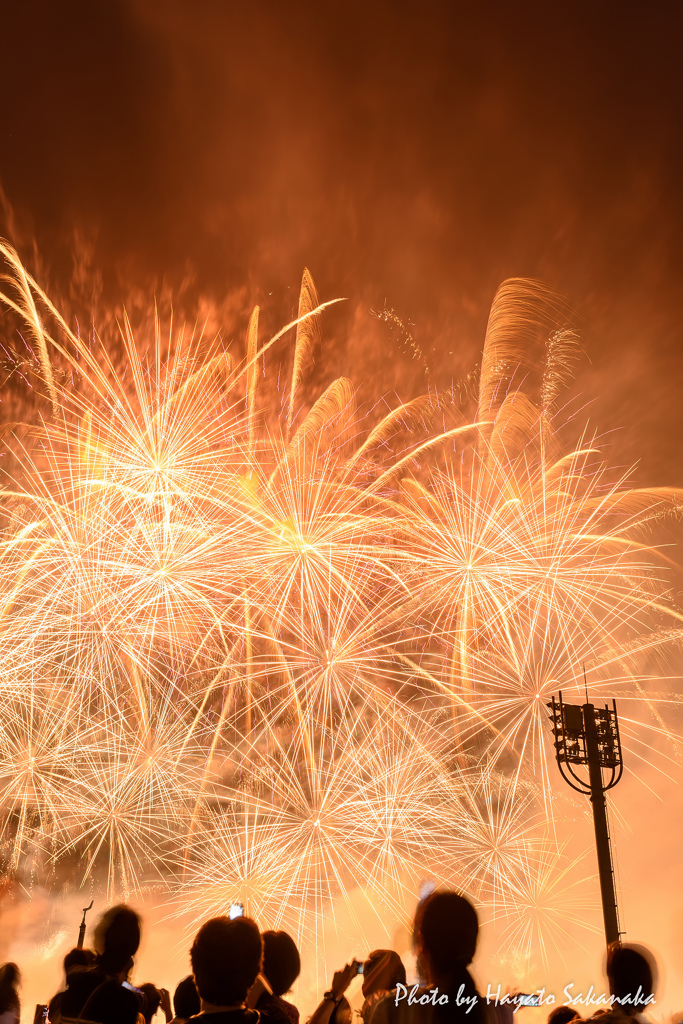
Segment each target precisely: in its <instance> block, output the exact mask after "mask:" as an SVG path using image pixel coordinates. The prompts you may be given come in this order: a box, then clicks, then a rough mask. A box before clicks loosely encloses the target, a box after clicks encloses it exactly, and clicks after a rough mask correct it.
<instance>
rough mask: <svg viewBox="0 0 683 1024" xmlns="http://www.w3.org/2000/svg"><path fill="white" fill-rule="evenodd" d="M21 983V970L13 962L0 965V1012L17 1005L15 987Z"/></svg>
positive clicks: (17, 999) (17, 997)
mask: <svg viewBox="0 0 683 1024" xmlns="http://www.w3.org/2000/svg"><path fill="white" fill-rule="evenodd" d="M20 984H21V972H20V971H19V968H18V967H17V965H16V964H14V963H7V964H3V965H2V967H0V1013H4V1012H5V1010H9V1009H10V1008H11V1007H16V1006H18V1005H19V996H18V995H17V988H18V987H19V985H20Z"/></svg>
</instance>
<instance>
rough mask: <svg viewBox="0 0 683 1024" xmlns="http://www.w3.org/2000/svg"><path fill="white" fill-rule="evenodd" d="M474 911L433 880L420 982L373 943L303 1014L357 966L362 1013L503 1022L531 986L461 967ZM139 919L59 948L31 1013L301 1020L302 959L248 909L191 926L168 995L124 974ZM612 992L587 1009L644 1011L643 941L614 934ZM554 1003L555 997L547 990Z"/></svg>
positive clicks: (430, 1022)
mask: <svg viewBox="0 0 683 1024" xmlns="http://www.w3.org/2000/svg"><path fill="white" fill-rule="evenodd" d="M478 933H479V922H478V918H477V913H476V910H475V909H474V907H473V906H472V904H471V903H470V902H469V901H468V900H467V899H465V897H463V896H461V895H459V894H458V893H455V892H450V891H436V892H432V893H430V894H429V895H428V896H426V897H425V898H424V899H422V900H421V901H420V903H419V905H418V908H417V912H416V915H415V921H414V928H413V944H414V949H415V955H416V967H417V973H418V975H419V978H420V981H419V983H416V984H414V985H408V983H407V981H406V971H405V968H404V965H403V963H402V961H401V958H400V957H399V955H398V954H397V953H396V952H394V951H393V950H389V949H376V950H373V951H372V952H371V953H370V954H369V955H368V956H367V958H366V959H365V961H363V962H360V961H357V960H351V961H350V962H349V963H348V964H346V965H345V966H344V967H342V968H341V969H340V970H338V971H335V972H334V975H333V977H332V981H331V984H330V987H329V989H328V990H327V991H326V992H325V993H324V994H323V996H322V998H321V1000H320V1003H319V1004H318V1006H317V1007H316V1008H315V1010H314V1011H313V1013H312V1015H311V1016H310V1018H309V1021H308V1024H351V1022H352V1018H353V1016H354V1013H353V1012H352V1009H351V1006H350V1003H349V1001H348V999H347V998H346V991H347V989H348V987H349V985H350V984H351V982H352V981H353V979H354V978H355V977H356V976H357V975H359V974H362V976H363V981H362V994H363V1005H362V1007H361V1009H360V1011H356V1015H359V1016H360V1018H361V1019H362V1020H361V1022H360V1024H511V1022H512V1021H513V1019H514V1015H515V1013H516V1012H517V1011H518V1010H519V1009H520V1008H521V1007H523V1006H529V1005H534V1003H533V999H532V998H531V997H530V995H529V994H524V993H505V994H504V996H503V997H502V998H500V997H499V996H496V998H493V999H492V998H491V997H490V995H489V993H486V994H484V995H482V993H480V992H478V991H477V987H476V985H475V982H474V979H473V977H472V975H471V973H470V971H469V966H470V964H471V963H472V961H473V959H474V956H475V951H476V947H477V938H478ZM140 934H141V920H140V917H139V915H138V914H137V913H136V912H135V911H134V910H132V909H131V908H130V907H128V906H126V905H124V904H121V905H119V906H115V907H112V908H110V909H109V910H107V911H106V912H105V913H104V914H103V915H102V917H101V918H100V920H99V922H98V924H97V926H96V928H95V931H94V935H93V947H94V948H93V949H80V948H77V949H72V950H71V951H70V952H69V953H67V955H66V957H65V958H64V984H63V986H62V989H61V990H60V991H59V992H58V993H56V994H55V995H54V997H53V998H52V999H51V1001H50V1002H49V1004H46V1005H40V1006H37V1007H36V1010H35V1017H34V1024H48V1022H49V1024H151V1022H152V1019H153V1018H154V1017H157V1020H161V1019H162V1018H165V1021H166V1022H167V1024H299V1010H298V1009H297V1007H296V1006H295V1005H294V1003H293V1002H291V1001H290V1000H288V999H285V998H284V997H285V996H286V995H287V994H288V993H289V992H290V990H291V988H292V986H293V985H294V982H295V981H296V979H297V977H298V976H299V973H300V970H301V960H300V956H299V951H298V949H297V947H296V943H295V942H294V940H293V939H292V938H291V936H289V935H288V934H287V933H286V932H283V931H266V932H263V934H262V933H261V932H260V931H259V928H258V925H257V924H256V922H255V921H253V920H251V918H249V917H245V916H238V917H235V918H234V919H232V918H230V917H216V918H212V919H211V920H210V921H206V922H205V923H204V924H203V925H202V926H201V928H200V929H199V931H198V932H197V934H196V936H195V938H194V942H193V943H192V947H191V949H190V964H191V968H192V973H191V974H190V975H188V976H187V977H185V978H183V979H182V981H180V982H179V984H178V985H177V987H176V989H175V991H174V993H173V998H172V999H171V995H170V993H169V992H168V991H167V990H166V989H165V988H159V987H157V986H156V985H155V984H153V983H152V982H145V983H143V984H140V985H133V984H131V982H130V981H129V977H130V975H131V972H132V969H133V966H134V957H135V954H136V953H137V950H138V947H139V945H140ZM606 970H607V980H608V983H609V993H610V995H609V998H608V999H607V1001H606V1002H605V1004H604V1005H601V1006H599V1007H591V1008H590V1009H592V1011H593V1012H592V1016H589V1017H588V1018H587V1019H588V1020H590V1021H597V1022H599V1024H622V1022H623V1024H633V1022H634V1021H635V1022H641V1024H642V1022H644V1021H647V1016H645V1015H644V1011H646V1010H647V1009H648V1007H649V1006H650V1005H651V1004H652V1003H653V1001H654V997H655V990H656V986H657V968H656V964H655V961H654V959H653V957H652V956H651V954H650V953H649V951H648V950H647V949H645V948H644V947H641V946H634V945H623V944H614V945H613V946H611V947H610V948H609V950H608V955H607V961H606ZM20 984H21V974H20V971H19V968H18V966H17V965H16V964H14V963H6V964H4V965H3V966H2V967H0V1024H19V1020H20V1016H21V1004H20V999H19V989H20ZM553 1002H554V999H553ZM542 1005H544V1007H547V1008H548V1013H547V1020H548V1024H569V1022H570V1021H572V1020H577V1021H579V1020H582V1017H581V1014H580V1013H579V1012H578V1010H577V1009H576V1008H575V1006H573V1005H571V1004H570V1005H564V1004H562V1005H551V1003H550V999H548V998H545V1000H544V1002H543V1004H542Z"/></svg>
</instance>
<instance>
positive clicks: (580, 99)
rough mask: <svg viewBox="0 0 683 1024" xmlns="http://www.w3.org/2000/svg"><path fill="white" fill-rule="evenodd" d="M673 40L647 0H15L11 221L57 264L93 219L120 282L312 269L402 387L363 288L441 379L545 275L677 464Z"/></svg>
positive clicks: (662, 475)
mask: <svg viewBox="0 0 683 1024" xmlns="http://www.w3.org/2000/svg"><path fill="white" fill-rule="evenodd" d="M682 45H683V5H681V4H680V3H678V2H671V3H657V2H654V0H643V2H633V0H621V2H618V3H617V2H613V0H597V2H596V0H590V2H583V0H571V2H565V0H554V2H547V0H546V2H543V3H540V2H538V3H536V2H528V0H519V2H514V3H513V2H478V3H475V2H471V3H458V2H455V0H452V2H450V3H449V2H445V0H441V2H430V0H421V2H419V3H418V2H414V3H408V2H401V0H391V2H385V0H378V2H372V0H365V2H356V0H345V2H344V3H331V2H329V3H328V2H324V0H316V2H314V3H313V2H311V3H308V2H284V0H270V2H265V0H249V2H248V3H237V2H230V0H154V2H149V0H130V2H129V3H123V2H121V3H115V2H109V0H97V2H95V3H93V2H92V0H60V2H59V3H54V0H45V2H36V0H21V3H16V2H8V0H5V2H4V3H2V33H1V35H0V82H1V86H0V88H1V95H2V134H1V136H0V182H1V183H2V186H3V189H4V192H5V194H6V196H7V199H8V200H9V202H10V203H11V204H12V207H13V209H14V214H15V219H14V224H13V225H12V224H10V225H9V227H8V228H7V229H6V230H10V229H11V230H12V231H13V233H14V235H15V240H17V241H21V242H23V244H24V252H25V253H26V254H27V255H28V256H29V262H30V253H29V251H28V249H27V248H26V241H27V239H29V238H31V237H33V236H35V238H36V240H37V242H38V247H39V250H40V253H41V256H42V259H43V265H44V267H45V268H46V270H47V269H49V276H50V279H51V280H54V281H57V282H58V281H60V280H61V279H65V277H66V276H68V275H69V274H70V272H71V255H70V247H71V245H72V240H73V237H74V231H78V232H80V234H81V237H88V238H96V239H97V247H96V256H97V260H98V263H99V264H100V266H101V267H102V270H103V273H104V278H105V282H106V285H107V288H108V289H109V291H110V293H111V295H112V296H114V297H116V298H117V299H120V298H121V294H122V293H123V292H125V289H126V286H127V285H128V284H130V283H131V282H132V281H137V282H141V283H143V285H145V286H146V285H147V283H148V282H152V284H151V285H150V287H156V286H158V282H159V281H160V280H161V279H162V278H165V279H167V280H168V281H170V282H179V281H180V280H181V279H183V278H184V277H187V275H188V273H190V272H191V273H192V274H193V275H194V278H195V281H196V285H195V288H196V289H197V291H202V292H204V293H207V294H211V295H213V296H215V297H220V296H222V295H223V294H225V293H229V292H232V291H239V289H240V288H241V289H242V292H240V294H241V295H243V296H246V298H245V301H247V300H248V301H257V300H260V299H263V298H267V296H268V293H269V292H272V293H273V295H274V298H273V303H274V304H275V305H277V302H278V301H279V300H278V298H277V297H278V296H280V297H281V298H282V296H285V297H286V296H288V295H291V294H292V293H293V292H294V290H295V288H296V285H297V282H298V280H299V278H300V274H301V270H302V268H303V266H304V265H305V264H306V265H308V266H309V267H310V269H311V271H312V273H313V275H314V277H315V278H316V281H317V283H318V286H319V289H320V292H321V295H322V297H324V298H330V297H333V296H335V295H345V296H349V298H350V300H351V302H350V303H349V305H348V307H347V312H346V313H345V314H344V315H342V314H336V316H337V319H336V320H335V319H334V318H333V319H332V321H331V327H330V330H331V331H332V333H333V335H334V337H333V339H332V341H331V342H330V344H331V345H332V346H333V348H334V352H333V354H332V356H331V357H330V365H331V367H332V366H333V368H334V369H335V371H336V372H339V371H340V370H343V371H344V372H346V373H347V374H348V375H349V376H351V377H352V378H354V379H355V380H358V378H359V376H363V374H364V373H366V374H369V375H371V376H372V378H373V381H375V383H376V384H377V386H387V387H391V386H393V385H395V384H397V383H398V385H399V386H400V387H402V388H403V389H404V391H411V390H413V391H414V390H415V389H416V388H417V384H418V383H419V382H415V381H413V382H411V380H410V373H411V372H412V368H411V367H409V366H408V365H407V364H406V366H405V367H404V369H403V370H402V373H397V371H395V370H391V369H389V368H388V367H390V366H392V365H393V364H394V363H396V362H397V361H399V362H400V359H399V358H398V354H397V353H394V352H392V351H391V344H393V343H390V342H389V341H388V340H387V341H385V342H384V343H383V344H384V347H382V345H380V344H379V343H377V350H376V351H375V354H374V356H370V355H368V350H369V349H370V348H371V345H370V344H365V345H364V344H363V336H362V328H363V325H364V324H365V322H366V318H367V316H366V314H367V310H368V309H369V308H370V307H375V308H376V307H381V306H382V305H384V304H385V303H386V304H388V305H389V306H392V307H394V308H395V309H396V310H397V312H398V313H399V314H400V315H401V316H402V317H404V318H408V319H410V320H411V321H413V322H414V324H415V327H414V328H413V333H414V335H415V337H416V339H417V341H418V343H419V344H420V346H421V347H422V349H423V350H424V351H425V353H426V354H427V358H428V361H429V363H430V365H431V366H432V367H433V372H434V374H435V376H436V377H437V378H438V379H439V381H446V380H447V379H449V378H450V377H451V376H453V375H455V376H459V375H460V374H461V373H462V372H463V371H464V370H466V369H468V368H469V366H470V364H471V363H472V362H473V361H474V360H475V359H476V358H477V353H478V349H479V348H480V346H481V341H482V338H483V331H484V327H485V323H486V314H487V309H488V306H489V304H490V301H491V298H492V296H493V294H494V292H495V288H496V286H497V284H498V283H499V282H500V281H501V280H502V279H503V278H505V277H507V276H522V275H529V276H535V277H540V278H542V279H543V280H544V281H546V283H547V284H549V285H550V286H551V287H553V288H555V289H557V290H558V291H559V292H561V293H562V294H564V295H565V296H566V297H567V298H568V299H569V301H570V302H571V303H572V304H573V305H574V307H575V308H576V309H577V310H578V312H579V314H580V317H581V319H582V325H583V333H584V343H585V348H586V352H587V355H588V357H590V358H586V359H585V360H584V361H583V363H582V365H581V368H580V370H579V374H578V381H577V393H579V394H580V395H581V396H582V399H581V401H583V402H585V403H587V404H588V409H587V410H586V415H588V414H590V416H591V420H592V422H594V423H595V424H596V425H597V426H598V427H599V428H600V429H601V430H602V431H604V432H606V440H607V441H608V442H609V443H610V445H611V453H610V454H611V457H612V458H613V459H614V460H615V461H617V462H618V463H620V464H624V465H628V464H630V463H632V462H634V461H635V460H638V459H640V460H641V465H640V468H639V470H638V476H639V479H640V480H642V481H646V482H651V483H677V484H683V464H682V463H681V459H680V457H679V452H678V448H679V441H680V436H681V426H682V425H683V401H681V396H680V393H679V392H680V380H681V366H682V365H683V353H682V351H681V343H682V341H683V335H682V328H681V312H682V310H681V284H680V281H681V270H682V269H683V266H682V263H683V260H682V243H681V237H682V230H681V229H682V228H683V195H682V191H681V180H683V174H682V172H683V143H682V136H681V125H682V124H683V117H682V114H683V110H682V107H683V102H682V100H683V85H682V83H683V73H682V72H681V56H680V54H681V47H682ZM288 286H292V293H288V292H287V288H288ZM117 289H118V292H119V293H121V294H117ZM283 301H284V300H283ZM287 312H288V310H285V311H284V313H285V315H286V313H287ZM277 316H280V310H279V309H278V311H277ZM372 337H375V336H374V335H373V336H372ZM363 360H365V362H364V361H363ZM366 364H367V365H366ZM383 367H387V369H386V371H385V370H383ZM385 372H386V379H384V378H383V373H385ZM405 397H407V395H406V396H405ZM614 428H619V429H618V430H616V431H615V430H614Z"/></svg>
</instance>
